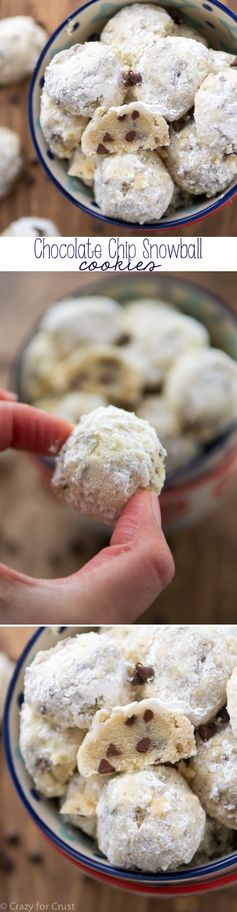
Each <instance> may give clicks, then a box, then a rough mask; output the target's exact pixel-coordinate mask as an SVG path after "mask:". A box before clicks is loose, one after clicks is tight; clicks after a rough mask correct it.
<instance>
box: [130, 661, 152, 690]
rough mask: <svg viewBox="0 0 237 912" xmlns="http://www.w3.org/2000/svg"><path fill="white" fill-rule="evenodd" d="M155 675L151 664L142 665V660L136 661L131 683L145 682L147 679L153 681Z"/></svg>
mask: <svg viewBox="0 0 237 912" xmlns="http://www.w3.org/2000/svg"><path fill="white" fill-rule="evenodd" d="M154 675H155V671H154V668H152V666H151V665H142V664H141V662H136V665H135V669H134V672H133V675H132V678H131V680H130V684H132V685H135V684H145V683H146V681H152V679H153V678H154Z"/></svg>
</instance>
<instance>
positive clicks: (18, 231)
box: [2, 216, 60, 237]
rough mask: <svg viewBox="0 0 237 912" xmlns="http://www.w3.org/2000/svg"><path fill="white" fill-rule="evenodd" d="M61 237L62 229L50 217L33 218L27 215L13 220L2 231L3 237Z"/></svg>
mask: <svg viewBox="0 0 237 912" xmlns="http://www.w3.org/2000/svg"><path fill="white" fill-rule="evenodd" d="M55 235H56V237H59V235H60V231H59V228H58V227H57V225H55V224H54V222H50V220H49V219H44V218H37V217H36V218H33V216H26V217H25V218H19V219H17V220H16V221H15V222H11V224H10V225H8V227H7V228H5V231H2V237H54V236H55Z"/></svg>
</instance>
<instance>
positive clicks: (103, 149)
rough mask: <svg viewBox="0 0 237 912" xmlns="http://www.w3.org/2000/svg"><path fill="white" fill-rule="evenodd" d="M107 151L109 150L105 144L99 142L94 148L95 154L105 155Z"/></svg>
mask: <svg viewBox="0 0 237 912" xmlns="http://www.w3.org/2000/svg"><path fill="white" fill-rule="evenodd" d="M108 151H109V150H108V149H106V147H105V146H103V143H99V145H98V146H97V149H96V152H97V155H106V154H107V152H108Z"/></svg>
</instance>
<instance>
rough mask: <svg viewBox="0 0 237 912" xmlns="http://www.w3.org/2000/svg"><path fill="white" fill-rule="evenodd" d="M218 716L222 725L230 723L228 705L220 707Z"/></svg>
mask: <svg viewBox="0 0 237 912" xmlns="http://www.w3.org/2000/svg"><path fill="white" fill-rule="evenodd" d="M216 718H217V720H218V722H220V723H221V725H227V724H228V722H229V721H230V717H229V713H228V709H227V706H223V707H222V709H220V711H219V712H218V713H217V717H216Z"/></svg>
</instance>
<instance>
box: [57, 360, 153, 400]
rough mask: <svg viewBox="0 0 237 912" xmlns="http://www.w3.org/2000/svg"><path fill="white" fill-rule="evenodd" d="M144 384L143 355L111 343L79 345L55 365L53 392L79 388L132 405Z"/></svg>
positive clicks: (137, 398) (138, 396) (107, 398)
mask: <svg viewBox="0 0 237 912" xmlns="http://www.w3.org/2000/svg"><path fill="white" fill-rule="evenodd" d="M143 383H144V365H143V362H142V358H137V357H136V354H134V352H130V351H129V350H127V349H125V350H124V351H123V350H122V348H115V346H112V345H91V346H85V345H84V346H81V347H80V348H78V349H76V350H75V351H74V352H73V353H72V354H71V355H70V356H69V357H68V358H65V360H64V361H62V362H61V363H60V364H58V365H57V366H56V367H55V370H54V375H53V384H54V391H55V392H57V393H60V392H65V391H66V390H70V389H72V390H73V389H80V390H82V391H85V392H87V393H96V395H98V396H103V397H104V398H105V399H106V400H107V401H108V402H109V403H112V404H114V405H123V406H130V407H131V406H135V405H136V403H137V402H138V401H139V398H140V395H141V390H142V386H143Z"/></svg>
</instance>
